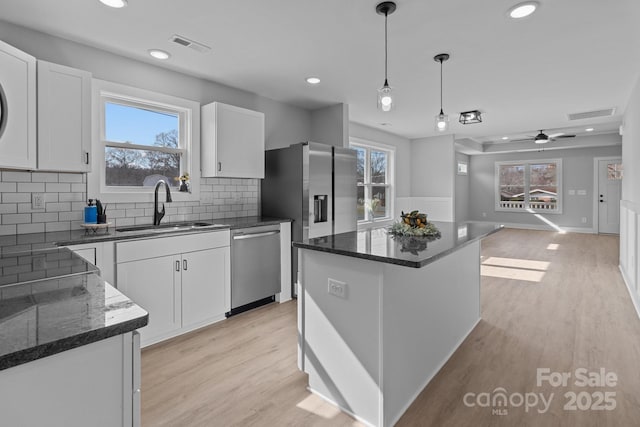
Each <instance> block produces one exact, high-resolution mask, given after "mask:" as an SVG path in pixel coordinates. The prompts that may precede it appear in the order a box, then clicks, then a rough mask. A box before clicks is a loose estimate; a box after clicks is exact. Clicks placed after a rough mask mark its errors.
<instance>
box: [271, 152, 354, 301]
mask: <svg viewBox="0 0 640 427" xmlns="http://www.w3.org/2000/svg"><path fill="white" fill-rule="evenodd" d="M261 192H262V193H261V199H262V215H264V216H273V217H281V218H291V219H293V223H292V230H291V238H292V240H293V241H296V240H297V241H300V240H302V239H306V238H312V237H321V236H327V235H330V234H338V233H344V232H347V231H355V230H356V228H357V220H356V197H357V187H356V152H355V151H354V150H351V149H348V148H340V147H334V146H331V145H326V144H320V143H317V142H302V143H299V144H293V145H291V146H290V147H286V148H279V149H276V150H268V151H266V153H265V177H264V179H263V180H262V185H261ZM297 277H298V256H297V249H295V248H292V252H291V280H292V293H293V294H294V295H295V294H296V288H295V283H296V282H297Z"/></svg>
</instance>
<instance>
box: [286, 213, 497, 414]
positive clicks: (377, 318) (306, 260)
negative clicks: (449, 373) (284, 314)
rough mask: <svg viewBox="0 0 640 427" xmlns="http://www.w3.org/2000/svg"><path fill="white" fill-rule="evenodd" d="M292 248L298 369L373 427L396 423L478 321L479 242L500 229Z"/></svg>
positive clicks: (348, 236)
mask: <svg viewBox="0 0 640 427" xmlns="http://www.w3.org/2000/svg"><path fill="white" fill-rule="evenodd" d="M435 224H436V226H437V227H438V229H439V230H440V232H441V237H440V238H438V239H433V238H424V237H421V238H414V237H393V236H390V235H389V234H388V233H387V230H386V229H384V228H377V229H376V228H374V229H370V230H366V231H357V232H349V233H342V234H337V235H332V236H325V237H319V238H314V239H308V240H305V241H301V242H294V243H293V245H294V246H295V247H297V248H298V249H299V257H300V264H299V266H300V291H299V295H298V306H299V307H298V330H299V359H298V364H299V367H300V369H302V370H303V371H304V372H306V373H307V374H308V375H309V388H310V389H311V390H312V391H313V392H314V393H316V394H318V395H320V396H322V397H324V398H325V399H327V400H329V401H331V402H333V403H335V404H336V405H337V406H339V407H340V408H341V409H342V410H343V411H345V412H347V413H350V414H352V415H353V416H355V417H356V418H357V419H359V420H361V421H364V422H366V423H367V424H370V425H374V426H391V425H393V424H395V423H396V422H397V420H398V419H399V418H400V417H401V416H402V414H403V413H404V411H405V410H406V409H407V408H408V407H409V405H410V404H411V403H412V402H413V400H414V399H415V398H416V396H417V395H418V394H419V393H420V392H421V391H422V389H423V388H424V387H425V386H426V385H427V383H428V382H429V381H430V380H431V379H432V378H433V376H434V375H435V374H436V373H437V372H438V371H439V370H440V368H441V367H442V366H443V365H444V363H445V362H446V361H447V360H448V359H449V357H450V356H451V355H452V354H453V352H454V351H455V350H456V349H457V348H458V346H459V345H460V344H461V343H462V341H463V340H464V339H465V337H466V336H467V335H468V334H469V333H470V332H471V330H472V329H473V328H474V327H475V325H476V324H477V323H478V321H479V320H480V240H481V239H482V238H483V237H485V236H487V235H489V234H491V233H494V232H496V231H498V230H499V229H500V226H494V225H487V224H473V223H461V224H456V223H446V222H436V223H435Z"/></svg>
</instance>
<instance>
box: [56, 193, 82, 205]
mask: <svg viewBox="0 0 640 427" xmlns="http://www.w3.org/2000/svg"><path fill="white" fill-rule="evenodd" d="M84 196H85V194H84V193H60V194H58V201H60V202H83V203H84V199H85V197H84Z"/></svg>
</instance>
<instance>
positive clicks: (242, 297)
mask: <svg viewBox="0 0 640 427" xmlns="http://www.w3.org/2000/svg"><path fill="white" fill-rule="evenodd" d="M278 292H280V225H279V224H278V225H269V226H260V227H250V228H241V229H236V230H231V311H230V312H229V313H227V316H231V315H233V314H237V313H241V312H243V311H246V310H249V309H251V308H254V307H257V306H259V305H262V304H265V303H268V302H270V301H273V300H274V299H275V294H277V293H278Z"/></svg>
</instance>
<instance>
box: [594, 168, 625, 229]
mask: <svg viewBox="0 0 640 427" xmlns="http://www.w3.org/2000/svg"><path fill="white" fill-rule="evenodd" d="M618 159H620V161H622V156H604V157H594V158H593V224H592V227H591V228H592V230H593V233H594V234H599V233H600V213H599V208H598V196H596V194H598V185H599V183H600V179H599V178H600V160H618ZM622 179H624V176H623V177H622ZM618 203H619V202H618ZM618 221H620V219H618Z"/></svg>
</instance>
